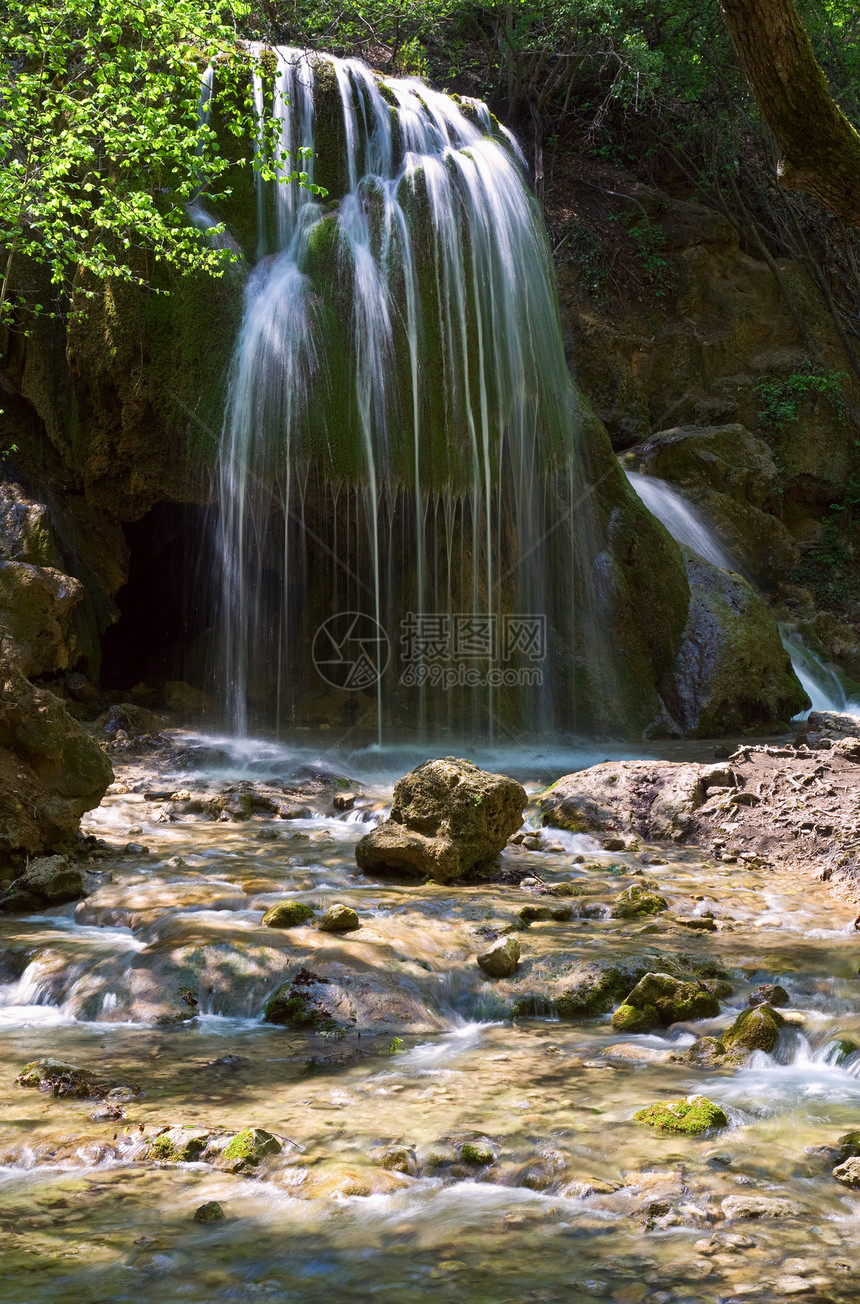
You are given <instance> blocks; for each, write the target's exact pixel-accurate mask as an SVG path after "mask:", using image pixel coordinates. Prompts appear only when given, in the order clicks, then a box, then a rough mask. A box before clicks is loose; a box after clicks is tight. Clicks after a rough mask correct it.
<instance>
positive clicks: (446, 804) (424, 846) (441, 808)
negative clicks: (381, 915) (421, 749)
mask: <svg viewBox="0 0 860 1304" xmlns="http://www.w3.org/2000/svg"><path fill="white" fill-rule="evenodd" d="M526 802H527V798H526V794H525V790H524V789H523V787H522V785H521V784H519V783H517V782H516V780H514V779H509V778H507V777H506V776H505V775H502V774H491V773H489V772H488V771H486V770H480V769H478V767H477V766H476V765H472V764H471V763H470V762H469V761H463V760H456V759H455V758H454V757H446V758H445V759H444V760H436V761H427V762H425V764H424V765H420V766H419V767H418V768H417V769H416V770H412V771H411V773H409V774H407V775H405V776H404V777H403V778H402V779H399V780H398V782H397V783H396V784H395V785H394V801H393V803H392V807H391V815H390V817H389V819H387V820H385V821H384V822H383V823H382V824H380V825H378V826H377V828H375V829H372V830H371V831H370V833H367V834H366V835H365V836H364V837H363V838H362V839H361V841H360V842H359V843H358V845H357V846H356V849H355V858H356V862H357V864H358V866H359V868H360V869H362V870H364V871H365V872H368V873H375V872H383V873H384V872H385V871H386V870H387V871H396V872H401V873H402V872H406V873H411V874H415V875H426V876H428V877H429V878H432V879H434V880H435V881H436V882H437V883H449V882H451V881H452V880H453V879H457V878H462V877H464V876H465V875H467V874H469V873H470V872H472V871H474V870H475V869H476V868H481V867H484V866H488V865H490V864H491V863H492V862H493V861H494V860H495V859H496V857H497V856H498V855H499V853H500V852H501V851H502V850H503V848H504V846H505V844H506V842H507V840H508V838H509V837H510V835H511V834H512V833H515V832H516V830H517V829H518V828H519V827H520V825H521V824H522V821H523V809H524V807H525V805H526Z"/></svg>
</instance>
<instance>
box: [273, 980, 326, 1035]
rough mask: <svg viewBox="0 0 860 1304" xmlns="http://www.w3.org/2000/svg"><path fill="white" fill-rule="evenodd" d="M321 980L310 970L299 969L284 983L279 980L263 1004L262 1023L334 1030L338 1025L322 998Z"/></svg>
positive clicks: (314, 1030) (307, 1029) (310, 1029)
mask: <svg viewBox="0 0 860 1304" xmlns="http://www.w3.org/2000/svg"><path fill="white" fill-rule="evenodd" d="M325 981H326V980H325V979H324V978H320V977H319V975H318V974H315V973H312V972H311V970H310V969H300V970H299V972H298V973H297V974H296V975H295V976H294V977H293V978H292V980H291V981H290V982H288V983H282V984H281V986H280V987H279V988H278V989H277V991H275V992H273V994H272V995H271V996H270V997H269V999H268V1000H267V1001H266V1004H265V1005H264V1006H263V1018H264V1019H265V1021H266V1023H282V1024H284V1025H285V1026H286V1027H288V1028H302V1029H305V1030H306V1031H308V1032H336V1031H337V1030H338V1028H339V1027H340V1025H339V1023H338V1022H337V1020H336V1019H335V1017H334V1015H333V1014H332V1013H331V1011H330V1010H329V1009H328V1008H327V1007H326V1005H325V1003H324V1002H323V999H322V993H321V991H320V988H321V987H322V986H323V985H324V984H325Z"/></svg>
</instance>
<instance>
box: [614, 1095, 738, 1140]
mask: <svg viewBox="0 0 860 1304" xmlns="http://www.w3.org/2000/svg"><path fill="white" fill-rule="evenodd" d="M633 1122H634V1123H639V1124H640V1125H641V1126H643V1127H654V1128H658V1129H659V1130H660V1131H661V1132H683V1133H686V1134H687V1135H688V1136H695V1135H697V1134H698V1133H700V1132H708V1131H709V1130H710V1129H711V1128H713V1127H728V1125H729V1120H728V1118H727V1117H726V1115H725V1114H724V1112H723V1111H722V1109H720V1107H719V1105H715V1104H714V1102H713V1101H712V1100H708V1099H707V1097H706V1096H687V1097H686V1099H684V1100H661V1101H658V1102H657V1103H656V1104H654V1105H646V1107H645V1108H644V1109H639V1110H637V1111H636V1113H635V1114H634V1115H633Z"/></svg>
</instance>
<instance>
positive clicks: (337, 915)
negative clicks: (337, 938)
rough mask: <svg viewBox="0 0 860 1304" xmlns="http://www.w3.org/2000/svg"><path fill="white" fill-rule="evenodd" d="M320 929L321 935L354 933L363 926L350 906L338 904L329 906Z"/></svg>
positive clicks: (320, 923) (321, 921)
mask: <svg viewBox="0 0 860 1304" xmlns="http://www.w3.org/2000/svg"><path fill="white" fill-rule="evenodd" d="M318 927H319V930H320V932H321V933H354V932H355V930H356V929H357V928H360V927H361V924H360V923H359V920H358V915H357V914H356V912H355V911H354V910H353V909H352V908H351V907H350V906H343V905H339V904H338V905H333V906H329V908H328V910H327V911H326V912H325V914H324V915H323V917H322V919H321V920H320V922H319V925H318Z"/></svg>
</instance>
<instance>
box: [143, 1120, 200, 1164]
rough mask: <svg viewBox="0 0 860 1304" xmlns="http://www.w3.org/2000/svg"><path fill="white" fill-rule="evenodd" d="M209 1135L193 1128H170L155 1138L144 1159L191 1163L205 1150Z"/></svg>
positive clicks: (171, 1162)
mask: <svg viewBox="0 0 860 1304" xmlns="http://www.w3.org/2000/svg"><path fill="white" fill-rule="evenodd" d="M210 1135H211V1133H209V1132H201V1131H198V1130H197V1129H194V1128H182V1127H172V1128H170V1129H169V1130H167V1131H164V1132H161V1133H159V1135H158V1136H157V1137H155V1139H154V1140H153V1141H152V1142H151V1143H150V1145H149V1148H148V1149H147V1151H146V1158H147V1159H154V1160H160V1161H161V1162H162V1163H170V1164H188V1163H193V1162H194V1161H195V1160H196V1159H199V1158H200V1156H201V1154H202V1153H203V1151H204V1150H205V1149H206V1146H207V1145H208V1143H209V1138H210Z"/></svg>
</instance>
